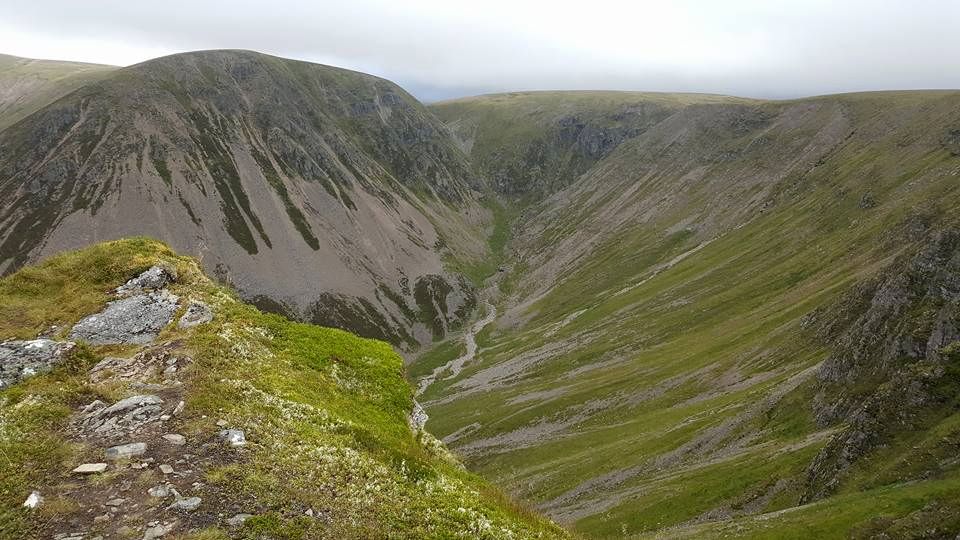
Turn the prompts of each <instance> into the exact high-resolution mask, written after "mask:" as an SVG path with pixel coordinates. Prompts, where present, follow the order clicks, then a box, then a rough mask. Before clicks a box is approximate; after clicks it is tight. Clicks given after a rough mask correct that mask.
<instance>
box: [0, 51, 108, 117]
mask: <svg viewBox="0 0 960 540" xmlns="http://www.w3.org/2000/svg"><path fill="white" fill-rule="evenodd" d="M114 69H116V68H115V67H113V66H103V65H99V64H84V63H80V62H61V61H56V60H33V59H30V58H19V57H17V56H10V55H6V54H0V131H3V130H4V128H6V127H8V126H10V125H13V124H15V123H16V122H17V121H19V120H20V119H21V118H24V117H25V116H28V115H29V114H31V113H33V112H34V111H37V110H39V109H41V108H43V107H45V106H46V105H49V104H50V103H53V102H54V101H56V100H57V99H59V98H61V97H63V96H65V95H67V94H69V93H70V92H72V91H74V90H76V89H77V88H80V87H81V86H83V85H85V84H88V83H90V82H93V81H96V80H99V79H101V78H103V77H105V76H107V74H109V73H110V72H111V71H113V70H114Z"/></svg>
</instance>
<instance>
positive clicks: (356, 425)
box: [0, 239, 566, 539]
mask: <svg viewBox="0 0 960 540" xmlns="http://www.w3.org/2000/svg"><path fill="white" fill-rule="evenodd" d="M157 263H159V264H162V265H164V266H167V267H168V268H171V269H175V271H176V272H177V275H178V280H177V283H176V284H175V285H173V286H172V289H173V292H174V293H176V294H178V295H180V296H181V297H191V298H196V299H202V300H204V301H206V302H208V303H210V304H211V305H212V306H213V307H214V310H215V313H216V317H215V319H214V321H213V322H212V323H209V324H206V325H202V326H200V327H197V328H196V329H194V330H186V331H185V330H174V329H167V330H165V331H164V333H163V334H161V337H160V339H161V340H165V341H166V340H176V341H178V342H181V343H183V345H182V346H183V347H185V348H186V350H187V351H188V352H189V353H190V355H191V357H192V358H193V360H194V363H193V364H192V366H191V368H190V369H189V370H188V371H187V373H186V374H185V375H184V376H185V377H186V379H185V382H186V395H187V407H186V413H185V416H184V417H183V422H184V425H185V430H184V432H185V434H186V435H187V436H188V438H190V437H200V436H201V435H202V434H203V433H209V432H211V431H215V430H216V429H217V427H216V426H215V425H214V423H213V422H214V420H213V419H216V418H223V419H226V420H228V421H229V422H230V424H231V425H234V426H238V427H240V428H242V429H243V430H244V431H245V432H246V434H247V438H248V440H249V441H251V443H252V444H251V452H252V453H251V454H250V455H249V459H248V460H246V462H245V463H244V464H243V466H231V465H226V466H224V467H222V468H220V469H218V470H210V471H207V478H208V481H209V482H212V483H214V484H218V485H221V486H223V487H225V488H226V492H227V493H229V494H230V497H232V498H235V499H236V500H242V501H246V503H245V504H248V505H250V507H251V508H255V509H257V514H258V517H257V518H256V519H253V520H250V521H249V522H248V523H247V524H246V525H245V526H244V529H243V531H242V534H243V536H244V537H249V538H254V537H258V536H259V535H262V534H269V535H273V536H275V537H281V538H291V539H295V538H314V537H317V536H331V537H338V538H360V537H363V538H370V537H383V536H385V535H387V534H389V535H390V536H391V537H398V538H401V537H402V538H424V537H437V538H443V537H452V536H455V535H457V534H460V533H461V532H464V531H467V532H469V533H470V534H471V536H474V537H477V538H491V539H493V538H502V537H503V536H504V535H508V534H512V535H514V537H516V538H528V537H529V538H534V537H564V536H566V533H565V532H564V531H562V530H561V529H559V528H558V527H556V526H555V525H553V524H551V523H549V522H548V521H546V520H544V519H543V518H541V517H539V516H538V515H537V514H535V513H533V512H531V511H529V510H527V509H526V508H525V507H523V506H521V505H518V504H517V503H515V502H513V501H511V500H510V499H509V498H507V497H505V496H504V495H502V494H501V493H499V492H498V491H497V490H496V489H494V488H492V487H491V486H490V485H489V484H487V483H486V482H484V481H483V480H482V479H480V478H479V477H477V476H475V475H473V474H471V473H469V472H466V471H465V470H464V469H463V468H462V467H461V466H460V465H459V464H458V463H457V462H456V461H455V460H453V458H452V457H451V456H450V455H449V454H448V453H447V451H446V449H445V448H444V447H443V446H442V445H441V444H440V443H439V442H437V441H436V440H435V439H433V438H432V437H431V436H430V435H427V434H424V435H422V436H419V437H415V436H414V434H413V433H411V431H410V429H409V427H408V425H407V415H408V413H409V410H410V408H411V407H412V392H411V388H410V386H409V385H408V384H407V383H406V381H405V380H404V378H403V363H402V360H401V358H400V357H399V356H398V355H397V354H396V353H395V352H394V351H393V349H392V348H391V347H390V346H389V345H388V344H386V343H384V342H381V341H376V340H371V339H362V338H358V337H357V336H355V335H353V334H350V333H348V332H344V331H341V330H336V329H331V328H322V327H318V326H313V325H308V324H301V323H293V322H290V321H289V320H287V319H285V318H283V317H281V316H278V315H271V314H264V313H261V312H259V311H257V310H256V309H255V308H253V307H251V306H248V305H245V304H243V303H241V302H239V301H238V300H237V299H236V297H235V295H234V294H233V293H232V292H230V291H228V290H226V289H223V288H221V287H218V286H216V285H214V284H213V283H212V282H211V281H210V280H209V279H207V278H206V277H205V276H203V274H202V273H201V272H200V271H199V268H198V266H197V264H196V262H195V261H193V260H192V259H187V258H183V257H179V256H177V255H175V254H174V253H173V252H171V251H170V250H169V248H167V247H166V246H164V245H163V244H160V243H159V242H155V241H152V240H147V239H133V240H124V241H117V242H110V243H106V244H99V245H97V246H93V247H91V248H87V249H85V250H81V251H77V252H71V253H66V254H64V255H61V256H58V257H55V258H52V259H50V260H49V261H47V262H45V263H43V264H41V265H39V266H35V267H28V268H25V269H23V270H21V271H20V272H17V273H15V274H13V275H11V276H8V277H7V278H4V279H3V280H0V321H2V325H3V326H0V339H6V338H12V337H28V336H31V335H35V333H36V331H37V330H38V329H42V328H45V327H46V326H48V325H50V324H58V325H61V326H62V327H63V328H69V326H70V325H71V324H72V323H74V322H75V321H76V320H78V319H79V318H80V317H82V316H84V315H86V314H89V313H92V312H96V311H97V310H98V309H99V308H100V307H101V306H103V304H104V303H105V302H106V301H107V299H108V294H107V292H108V291H109V290H111V289H112V288H114V287H116V286H118V285H120V284H122V283H123V282H124V281H125V280H126V279H128V278H129V277H131V276H134V275H136V274H137V273H138V272H140V271H142V270H144V269H145V268H147V267H148V266H150V265H152V264H157ZM132 352H133V351H129V350H124V349H122V348H121V349H118V348H116V347H113V348H103V347H100V348H88V347H81V348H79V349H77V352H76V353H75V354H74V358H73V359H71V361H69V362H66V363H65V365H64V366H62V367H61V368H58V369H57V370H55V371H53V372H52V373H49V374H44V375H38V376H35V377H32V378H30V379H28V380H27V381H25V382H23V383H22V384H18V385H15V386H13V387H11V388H9V389H6V390H4V391H2V392H0V473H2V474H0V523H3V525H2V526H0V537H3V538H7V537H9V538H13V537H18V538H19V537H21V536H16V535H17V534H28V533H29V532H30V531H31V530H34V529H33V527H40V526H42V525H43V524H44V523H47V522H48V520H50V519H56V518H57V517H58V516H54V515H46V514H43V513H41V514H39V515H37V514H30V513H29V512H27V511H25V510H23V509H22V508H21V507H20V504H21V503H22V502H23V499H24V498H25V497H26V494H28V493H29V490H30V489H33V488H37V487H39V488H43V487H44V486H49V485H52V484H55V483H56V482H57V481H58V480H59V479H62V478H63V474H64V472H63V471H64V470H69V468H68V467H69V465H70V464H71V463H74V462H75V461H76V460H77V459H79V457H80V456H81V455H82V454H83V452H84V448H83V445H82V444H76V443H73V442H70V441H69V440H67V439H66V438H65V436H64V433H65V432H64V428H65V423H66V421H67V419H68V416H69V415H70V413H71V412H72V411H74V410H75V409H76V408H77V407H78V406H80V405H82V404H85V403H88V402H89V401H91V400H92V399H94V398H95V397H98V396H99V397H102V398H104V399H108V400H111V399H116V398H118V397H122V396H123V395H124V394H125V393H126V392H130V391H132V390H133V389H125V388H123V387H116V386H112V385H107V386H104V385H91V384H90V383H88V382H87V378H86V367H88V366H89V365H90V364H91V363H92V362H94V361H96V359H97V358H99V357H101V356H102V355H104V354H108V353H109V354H132ZM293 506H296V507H301V506H302V507H304V508H306V507H309V508H314V509H316V510H317V511H322V512H327V513H329V515H330V516H331V521H330V523H325V522H324V521H322V520H302V519H299V518H297V517H293V516H291V515H290V513H289V512H285V511H284V509H287V508H291V507H293ZM50 508H53V506H52V505H51V507H50ZM59 517H62V516H59ZM15 531H16V532H15ZM508 531H509V532H508ZM223 534H224V531H218V530H216V529H215V528H214V529H208V530H205V531H201V532H198V533H195V534H194V537H196V538H218V537H222V535H223Z"/></svg>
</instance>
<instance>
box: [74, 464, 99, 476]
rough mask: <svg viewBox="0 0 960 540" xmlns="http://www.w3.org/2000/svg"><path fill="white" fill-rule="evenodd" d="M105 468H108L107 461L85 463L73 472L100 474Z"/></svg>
mask: <svg viewBox="0 0 960 540" xmlns="http://www.w3.org/2000/svg"><path fill="white" fill-rule="evenodd" d="M105 470H107V464H106V463H84V464H83V465H80V466H79V467H77V468H76V469H74V470H73V472H75V473H77V474H98V473H102V472H103V471H105Z"/></svg>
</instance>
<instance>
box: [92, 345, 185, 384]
mask: <svg viewBox="0 0 960 540" xmlns="http://www.w3.org/2000/svg"><path fill="white" fill-rule="evenodd" d="M189 361H190V358H189V357H185V356H176V355H173V354H171V353H170V352H169V351H166V350H162V349H161V350H146V351H142V352H139V353H137V354H135V355H134V356H132V357H130V358H121V357H115V356H108V357H106V358H104V359H103V360H101V361H100V362H99V363H97V364H96V365H95V366H93V367H92V368H90V381H91V382H100V381H103V380H106V379H111V380H120V381H136V382H147V381H149V380H150V379H153V378H156V377H160V376H168V375H172V373H176V371H177V369H179V368H180V367H182V365H183V364H185V363H187V362H189ZM171 368H173V369H172V370H171Z"/></svg>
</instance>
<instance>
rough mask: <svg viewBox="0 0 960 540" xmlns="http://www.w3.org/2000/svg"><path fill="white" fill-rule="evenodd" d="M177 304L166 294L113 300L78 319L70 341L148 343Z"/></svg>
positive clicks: (170, 295)
mask: <svg viewBox="0 0 960 540" xmlns="http://www.w3.org/2000/svg"><path fill="white" fill-rule="evenodd" d="M178 301H179V298H177V296H176V295H174V294H171V293H170V292H169V291H166V290H162V291H158V292H152V293H149V294H140V295H136V296H131V297H129V298H123V299H121V300H115V301H113V302H110V303H109V304H107V307H106V308H105V309H104V310H103V311H101V312H100V313H97V314H96V315H90V316H89V317H85V318H83V319H81V320H80V322H78V323H77V324H76V325H75V326H74V327H73V330H71V331H70V339H73V340H83V341H86V342H88V343H92V344H94V345H109V344H122V343H128V344H144V343H149V342H151V341H153V340H154V339H155V338H156V337H157V334H159V333H160V331H161V330H163V328H164V327H165V326H167V325H168V324H170V321H172V320H173V315H174V313H175V312H176V311H177V302H178Z"/></svg>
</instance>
